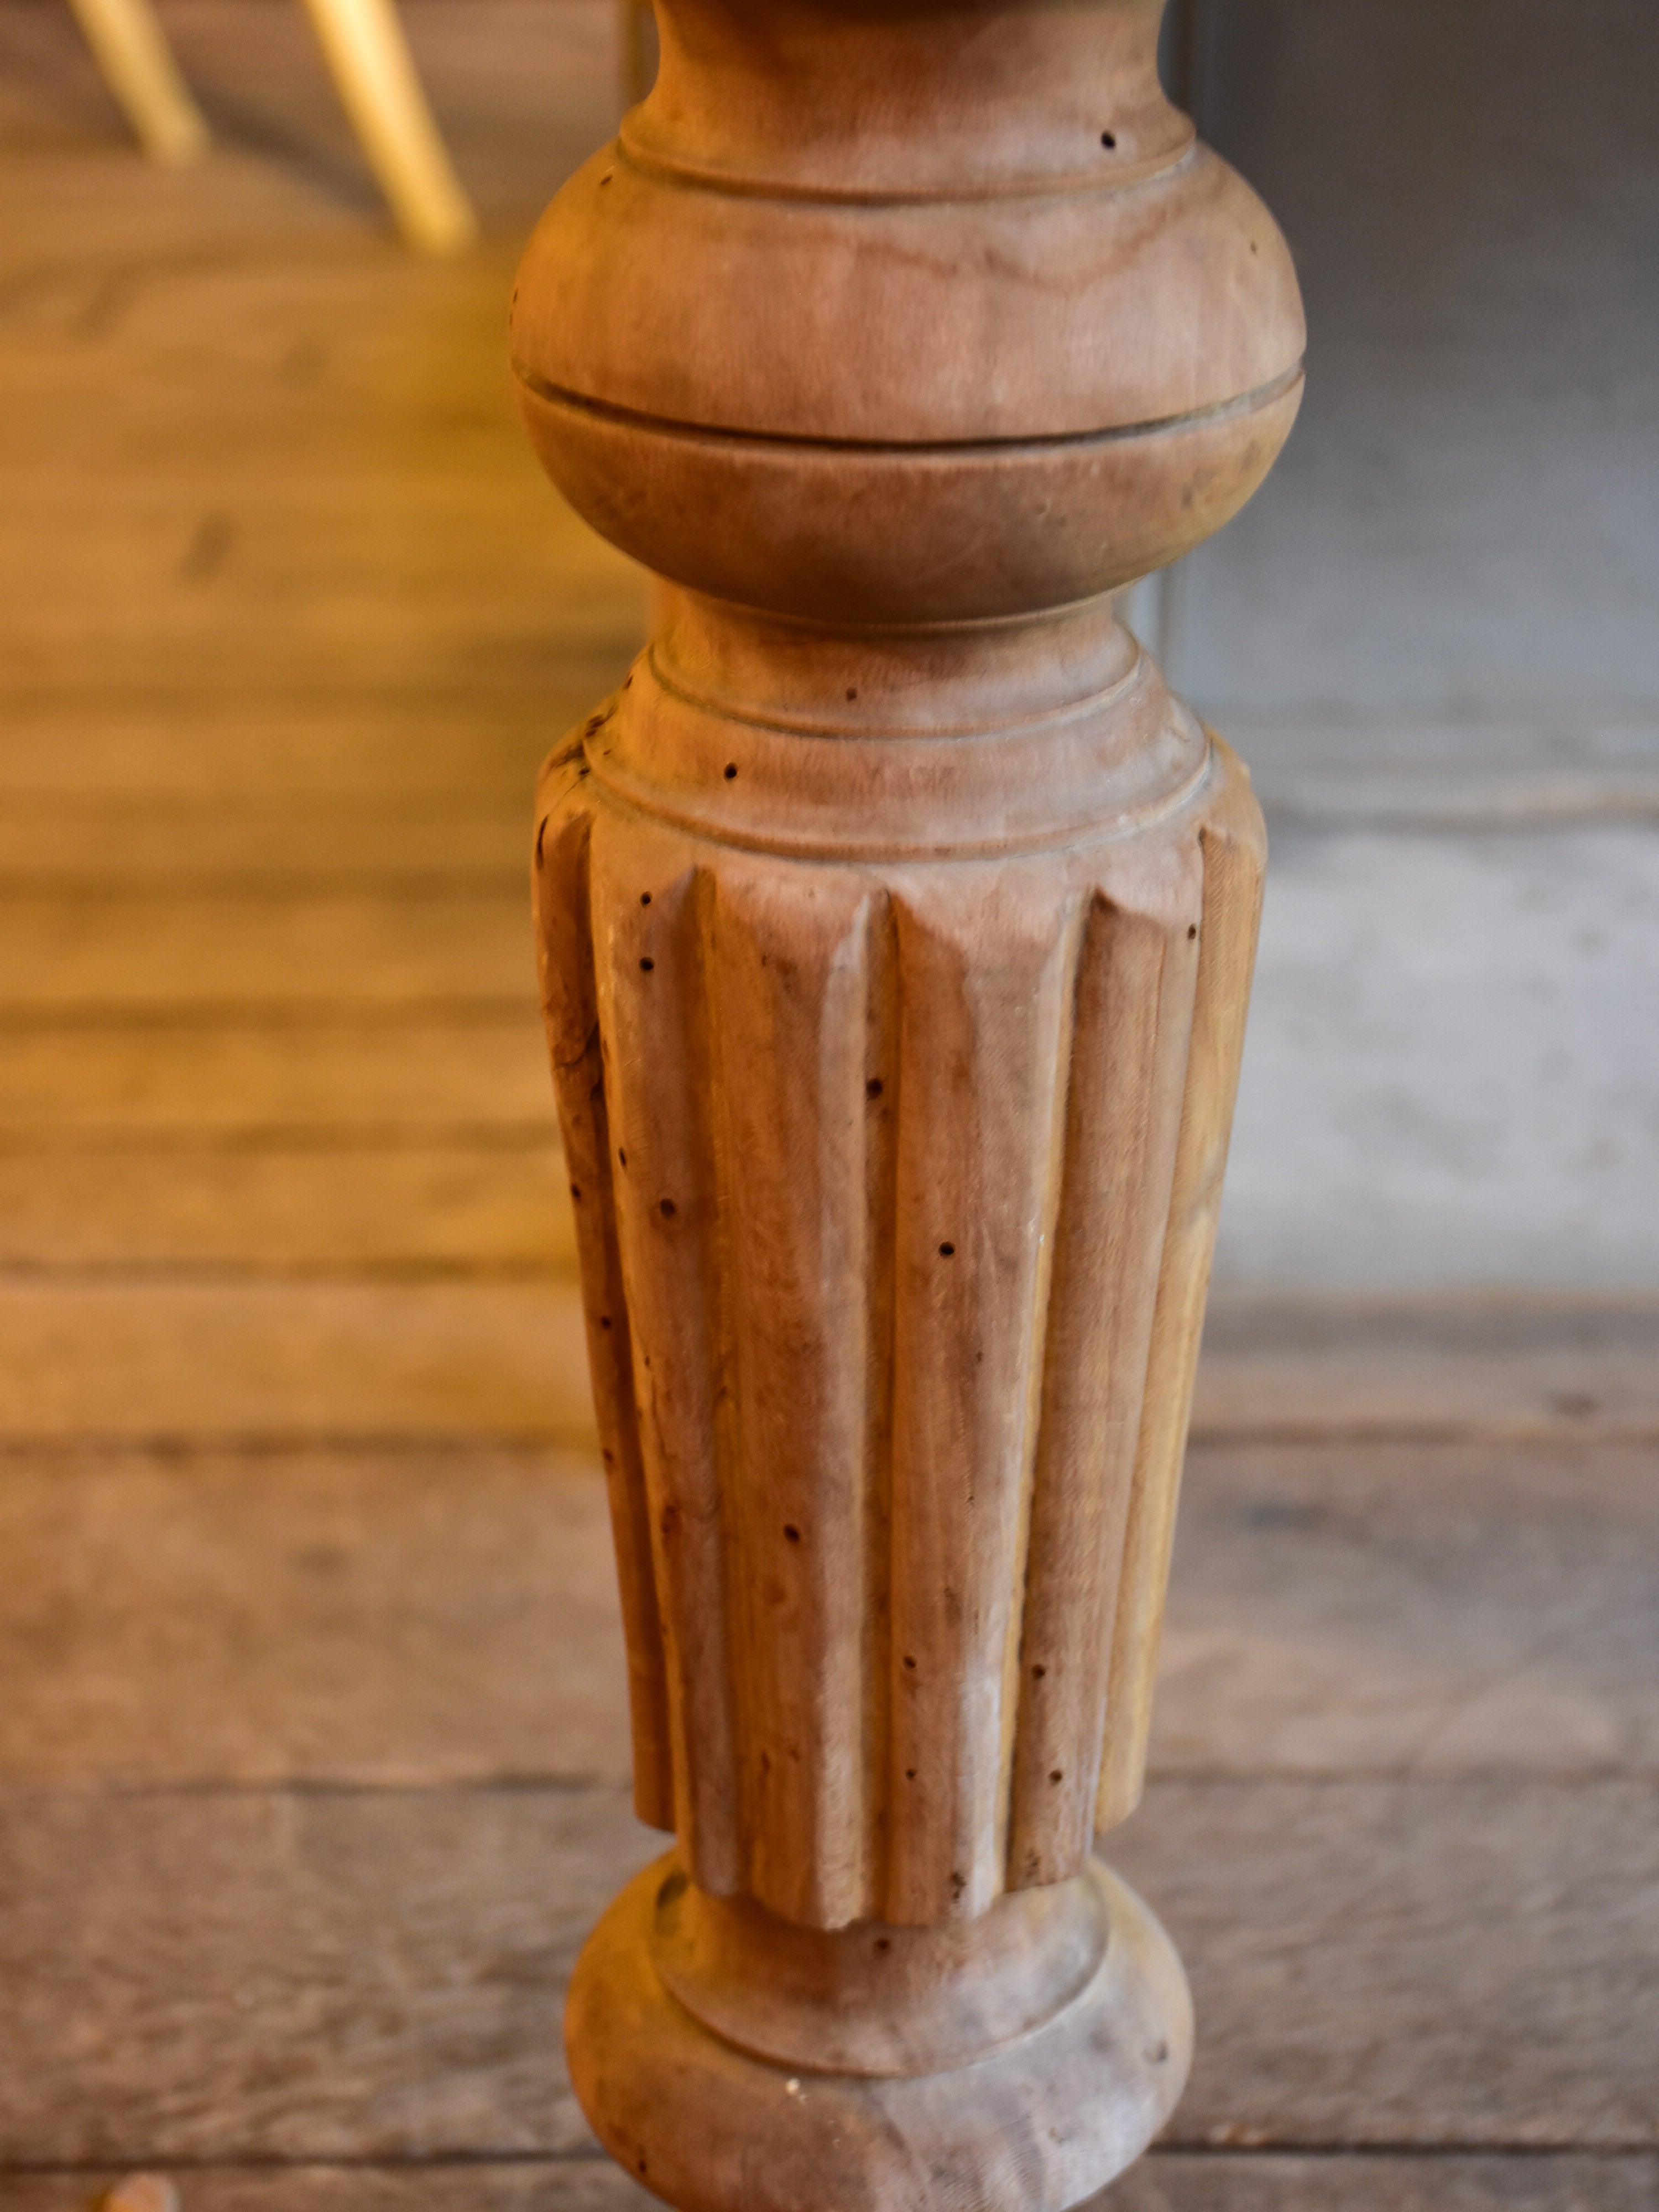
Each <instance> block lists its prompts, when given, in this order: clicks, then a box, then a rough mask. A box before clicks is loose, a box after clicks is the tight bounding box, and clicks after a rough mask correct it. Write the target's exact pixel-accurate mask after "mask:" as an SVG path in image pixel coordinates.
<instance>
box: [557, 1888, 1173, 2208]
mask: <svg viewBox="0 0 1659 2212" xmlns="http://www.w3.org/2000/svg"><path fill="white" fill-rule="evenodd" d="M686 1887H687V1885H686V1881H685V1877H684V1873H683V1872H682V1871H681V1870H680V1869H679V1866H678V1863H677V1861H676V1860H675V1859H674V1857H672V1855H670V1856H668V1857H665V1858H662V1859H659V1860H658V1861H657V1862H656V1863H655V1864H654V1865H653V1866H650V1867H647V1869H645V1870H644V1872H643V1873H642V1874H641V1875H637V1876H636V1877H635V1880H634V1881H632V1882H630V1883H629V1886H628V1887H627V1888H626V1889H624V1890H623V1893H622V1894H621V1895H620V1896H619V1897H618V1898H617V1899H616V1900H615V1902H614V1903H613V1904H612V1905H611V1908H610V1910H609V1911H607V1912H606V1914H605V1917H604V1918H603V1919H602V1920H601V1921H600V1923H599V1926H598V1928H596V1929H595V1930H594V1932H593V1934H592V1937H591V1938H590V1939H589V1941H588V1942H587V1944H586V1948H584V1950H583V1952H582V1954H581V1957H580V1960H578V1962H577V1966H576V1971H575V1974H574V1978H573V1980H572V1983H571V1988H570V2000H569V2005H568V2011H567V2014H566V2021H565V2028H566V2040H567V2043H568V2049H569V2057H570V2071H571V2076H572V2079H573V2081H574V2085H575V2090H576V2094H577V2096H578V2097H579V2098H580V2100H581V2105H582V2108H583V2110H584V2111H585V2112H586V2114H587V2117H588V2119H589V2120H590V2121H591V2123H592V2126H593V2129H594V2131H595V2133H596V2134H597V2135H598V2136H599V2139H600V2141H601V2142H603V2143H604V2144H605V2148H606V2149H607V2150H609V2151H610V2153H611V2155H612V2156H613V2157H614V2158H616V2159H617V2160H619V2161H620V2162H621V2163H622V2164H623V2166H625V2167H626V2168H627V2170H628V2171H629V2172H630V2173H632V2174H634V2175H635V2177H636V2179H639V2180H640V2181H641V2182H642V2183H643V2184H644V2185H645V2186H646V2187H647V2189H650V2190H653V2191H655V2193H656V2194H657V2195H658V2196H659V2197H665V2198H666V2199H667V2200H668V2202H669V2203H671V2204H673V2205H675V2206H677V2207H678V2208H679V2212H850V2208H853V2207H856V2208H858V2212H944V2208H945V2207H949V2208H950V2212H1065V2208H1066V2207H1067V2206H1071V2205H1075V2204H1079V2203H1082V2202H1083V2201H1084V2200H1085V2198H1087V2197H1091V2196H1092V2195H1093V2194H1094V2193H1095V2191H1097V2190H1099V2189H1101V2188H1103V2187H1104V2186H1105V2185H1106V2184H1107V2183H1108V2182H1109V2181H1110V2180H1111V2179H1113V2177H1114V2176H1115V2174H1118V2173H1120V2172H1122V2170H1123V2168H1124V2167H1125V2166H1127V2165H1129V2164H1130V2162H1131V2161H1132V2160H1133V2159H1134V2158H1135V2157H1137V2156H1138V2155H1139V2153H1140V2152H1141V2151H1142V2150H1143V2149H1144V2148H1146V2144H1147V2142H1149V2141H1150V2139H1151V2138H1152V2136H1153V2135H1154V2134H1155V2133H1156V2132H1157V2130H1158V2128H1159V2127H1160V2126H1161V2125H1162V2124H1163V2122H1164V2119H1165V2118H1167V2117H1168V2115H1169V2113H1170V2111H1171V2109H1172V2108H1173V2106H1174V2105H1175V2102H1176V2098H1177V2097H1178V2096H1179V2095H1180V2093H1181V2090H1182V2085H1183V2083H1184V2082H1185V2080H1186V2076H1187V2069H1188V2063H1189V2062H1190V2059H1191V2054H1192V2008H1191V2001H1190V1999H1189V1997H1188V1990H1187V1982H1186V1977H1185V1975H1184V1974H1183V1973H1182V1967H1181V1961H1180V1960H1179V1959H1178V1958H1177V1957H1176V1952H1175V1948H1174V1947H1173V1945H1172V1944H1171V1943H1170V1939H1169V1937H1168V1936H1166V1935H1165V1934H1164V1930H1163V1929H1162V1928H1161V1927H1160V1926H1159V1924H1158V1921H1157V1920H1156V1919H1155V1918H1154V1917H1153V1916H1152V1913H1151V1911H1149V1910H1148V1909H1147V1907H1146V1905H1143V1904H1142V1903H1141V1901H1140V1899H1139V1898H1138V1897H1137V1896H1136V1895H1135V1893H1134V1892H1133V1890H1131V1889H1130V1888H1129V1887H1128V1886H1127V1884H1126V1883H1124V1882H1122V1881H1120V1880H1119V1879H1118V1878H1117V1876H1116V1875H1114V1874H1112V1873H1111V1872H1110V1871H1109V1869H1107V1868H1105V1867H1103V1866H1101V1865H1099V1864H1098V1863H1091V1867H1090V1870H1089V1872H1088V1873H1087V1874H1086V1875H1080V1876H1079V1877H1078V1880H1077V1883H1076V1884H1075V1885H1070V1884H1068V1885H1065V1886H1064V1887H1066V1888H1067V1889H1072V1888H1075V1890H1076V1892H1077V1893H1079V1895H1080V1898H1081V1899H1082V1901H1083V1904H1084V1905H1085V1907H1086V1910H1087V1912H1088V1917H1090V1918H1091V1920H1092V1919H1096V1917H1097V1916H1098V1924H1099V1925H1100V1926H1101V1928H1102V1929H1103V1935H1104V1941H1103V1943H1102V1944H1100V1946H1099V1947H1098V1957H1097V1960H1096V1961H1095V1962H1094V1963H1093V1965H1092V1966H1091V1969H1089V1970H1087V1971H1085V1974H1084V1976H1083V1978H1081V1980H1080V1981H1079V1978H1078V1977H1077V1976H1076V1975H1075V1974H1072V1975H1068V1976H1067V1977H1066V1979H1067V1980H1068V1982H1069V1984H1070V1986H1069V1987H1067V1988H1066V1989H1064V1990H1061V1991H1060V1994H1059V1996H1058V2001H1057V2003H1056V2005H1055V2008H1054V2009H1053V2010H1052V2011H1051V2012H1050V2013H1049V2014H1048V2016H1047V2017H1044V2018H1042V2019H1041V2020H1039V2021H1036V2023H1035V2024H1033V2025H1030V2026H1027V2027H1024V2028H1023V2030H1021V2031H1020V2032H1018V2033H1015V2034H1013V2035H1012V2036H1011V2037H1007V2038H1006V2039H987V2043H986V2045H984V2046H983V2048H982V2055H979V2056H975V2057H969V2058H967V2059H966V2060H965V2061H964V2062H963V2063H950V2064H948V2065H946V2066H945V2067H943V2068H941V2069H939V2070H936V2071H932V2072H921V2071H915V2072H913V2071H908V2070H896V2062H895V2061H893V2060H892V2059H891V2058H888V2059H884V2060H883V2061H882V2062H881V2063H880V2065H879V2069H878V2070H866V2071H860V2072H852V2071H848V2072H844V2073H825V2072H812V2071H810V2070H808V2069H806V2068H805V2066H799V2065H793V2064H791V2063H788V2062H787V2060H780V2059H779V2058H777V2057H765V2056H763V2055H761V2053H760V2052H759V2051H757V2050H756V2049H754V2048H753V2047H752V2042H753V2040H754V2039H753V2038H750V2039H748V2040H749V2042H750V2046H751V2047H744V2045H743V2044H742V2043H739V2042H737V2041H733V2040H732V2039H730V2035H731V2033H732V2032H733V2030H734V2029H735V2030H736V2031H737V2032H738V2033H741V2032H742V2031H741V2027H740V2026H739V2025H738V2024H739V2023H740V2021H741V2020H742V2018H743V2016H744V1996H743V1992H742V1990H741V1989H728V1990H727V1991H726V1996H725V2002H724V2004H723V2007H722V2013H723V2018H722V2025H723V2026H724V2027H726V2030H727V2033H723V2034H716V2033H714V2031H713V2030H712V2029H711V2028H710V2027H708V2026H707V2025H705V2024H704V2022H703V2021H702V2020H700V2019H698V2018H696V2017H695V2016H694V2015H693V2014H692V2013H691V2012H690V2011H689V2010H688V2009H687V2008H686V2006H685V2004H684V2003H683V2002H681V2001H680V1999H679V1998H678V1997H676V1996H673V1995H671V1993H670V1991H669V1990H668V1989H667V1988H666V1987H665V1984H664V1979H663V1977H662V1975H661V1974H660V1973H659V1971H658V1961H659V1960H662V1961H663V1962H664V1964H665V1966H668V1968H669V1971H670V1972H672V1973H673V1975H674V1978H675V1979H676V1982H677V1984H680V1985H681V1986H682V1988H683V1989H684V1983H683V1981H682V1978H681V1976H680V1974H679V1973H678V1972H677V1971H676V1970H675V1965H674V1958H675V1954H676V1951H677V1948H683V1938H682V1937H681V1936H679V1935H678V1933H677V1928H678V1922H679V1920H680V1918H681V1917H682V1916H681V1911H680V1908H681V1904H682V1900H683V1899H684V1895H685V1892H686ZM1053 1895H1054V1893H1044V1892H1042V1891H1026V1892H1023V1893H1016V1894H1015V1896H1013V1897H1011V1898H1009V1899H1005V1900H1003V1903H1004V1904H1005V1905H1006V1906H1007V1907H1008V1908H1009V1911H1010V1912H1011V1913H1018V1912H1021V1911H1024V1910H1026V1909H1027V1908H1025V1907H1024V1905H1023V1904H1022V1899H1030V1900H1031V1905H1030V1910H1031V1911H1032V1913H1033V1915H1034V1916H1036V1915H1039V1914H1041V1915H1042V1917H1043V1918H1044V1920H1045V1921H1046V1923H1048V1924H1049V1925H1053V1926H1054V1927H1055V1929H1056V1936H1055V1940H1056V1941H1057V1942H1064V1943H1065V1944H1066V1946H1067V1947H1068V1955H1070V1956H1071V1957H1073V1958H1075V1956H1076V1950H1075V1943H1076V1915H1075V1914H1072V1915H1070V1916H1065V1915H1057V1914H1056V1913H1055V1912H1054V1911H1053V1909H1052V1907H1051V1905H1048V1902H1047V1900H1048V1899H1052V1897H1053ZM1062 1917H1068V1918H1069V1920H1070V1923H1071V1924H1070V1926H1069V1927H1068V1928H1067V1929H1066V1930H1064V1931H1061V1930H1060V1929H1059V1927H1058V1922H1059V1921H1060V1918H1062ZM934 1934H935V1931H933V1930H915V1929H890V1930H887V1931H883V1930H882V1929H880V1928H878V1926H877V1925H876V1924H875V1923H862V1924H861V1925H860V1927H858V1928H855V1929H845V1930H842V1931H838V1932H837V1933H836V1934H835V1935H833V1936H821V1937H818V1938H817V1939H816V1940H817V1942H818V1943H819V1944H820V1945H821V1946H823V1949H824V1951H825V1954H826V1955H827V1954H829V1953H832V1952H833V1951H835V1950H836V1949H837V1948H843V1947H844V1949H845V1953H846V1956H847V1958H848V1961H849V1963H850V1962H851V1960H852V1957H853V1954H854V1950H856V1953H857V1954H858V1962H857V1968H856V1972H854V1974H851V1975H849V1974H848V1973H845V1972H838V1971H835V1970H834V1967H833V1964H832V1968H831V1971H829V1972H826V1973H825V1975H824V1977H823V1994H822V2000H821V2002H822V2003H823V2008H824V2012H825V2015H826V2016H829V2017H837V2018H838V2020H839V2023H840V2027H841V2029H842V2034H841V2038H840V2040H841V2041H842V2044H843V2045H846V2044H848V2043H849V2042H853V2043H855V2042H860V2041H861V2039H860V2035H859V2027H860V2023H859V2021H858V2020H856V2019H854V2018H852V2017H849V2014H850V2012H851V2011H852V2010H854V2009H856V2010H857V2011H858V2012H860V2013H864V2012H866V2011H871V2010H872V2008H874V2007H875V2006H877V2005H878V2004H879V2002H880V2001H879V1996H878V1994H877V1993H876V1992H873V1991H872V1990H871V1988H870V1986H869V1962H871V1961H872V1960H884V1959H885V1958H887V1957H889V1956H891V1957H893V1959H894V1960H895V1964H896V1967H897V1968H898V1970H899V1971H900V1972H903V1973H904V1974H905V1975H906V1976H907V1978H908V1980H909V1982H910V1984H911V1986H912V1996H914V1984H915V1969H916V1967H917V1966H918V1965H919V1964H920V1962H919V1961H918V1960H916V1958H915V1949H916V1946H917V1944H918V1943H919V1942H925V1941H927V1940H928V1939H930V1938H932V1937H933V1936H934ZM958 1955H960V1954H959V1951H958ZM951 1980H952V1981H954V1980H955V1974H954V1972H952V1973H951ZM943 1993H944V1992H943V1991H942V1994H943ZM895 1994H896V1996H897V1995H899V1992H898V1991H896V1992H895ZM959 1994H960V1996H962V1997H963V1998H968V1997H970V1992H969V1991H968V1990H961V1991H960V1993H959ZM796 2009H797V2008H796V2005H795V2003H794V2002H793V2000H792V2004H791V2012H792V2015H793V2014H794V2013H795V2011H796ZM953 2009H954V2011H955V2015H956V2017H957V2019H958V2020H959V2019H960V2018H961V2016H962V2009H963V2008H962V2006H961V2004H960V2003H959V2002H954V2003H953ZM968 2010H969V2013H970V2014H971V2011H972V2006H971V2002H969V2005H968ZM752 2015H753V2019H754V2021H755V2023H756V2030H757V2035H759V2036H761V2037H764V2038H766V2039H770V2036H771V2033H772V2029H773V2027H774V2025H775V2023H776V2021H777V2020H778V2014H777V2011H776V2008H775V2005H774V2004H773V2003H772V2002H770V2001H769V1996H768V1994H767V1993H766V1992H765V1991H763V1990H757V1991H756V1993H755V2001H754V2004H753V2008H752ZM872 2016H873V2015H872ZM789 2039H793V2036H792V2037H790V2038H789ZM878 2040H879V2039H878ZM960 2040H961V2039H960V2037H958V2038H957V2043H958V2045H960Z"/></svg>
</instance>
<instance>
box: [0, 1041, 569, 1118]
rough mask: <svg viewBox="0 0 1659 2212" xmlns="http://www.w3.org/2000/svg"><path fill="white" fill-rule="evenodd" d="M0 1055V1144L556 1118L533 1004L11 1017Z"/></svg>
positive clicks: (544, 1048) (544, 1054)
mask: <svg viewBox="0 0 1659 2212" xmlns="http://www.w3.org/2000/svg"><path fill="white" fill-rule="evenodd" d="M4 1053H5V1068H6V1079H5V1082H4V1084H3V1085H0V1151H6V1150H14V1149H17V1150H21V1149H28V1150H32V1151H34V1152H40V1151H41V1150H45V1149H57V1148H59V1147H70V1148H72V1147H78V1146H99V1145H102V1146H110V1147H119V1148H122V1149H124V1150H128V1151H136V1150H138V1149H141V1148H142V1147H143V1146H147V1145H155V1146H166V1145H180V1144H183V1145H191V1144H194V1145H200V1144H202V1143H204V1141H206V1140H209V1139H211V1140H214V1141H217V1142H222V1143H225V1144H234V1145H239V1146H244V1147H253V1146H259V1145H268V1146H273V1147H280V1146H284V1145H288V1146H292V1145H296V1144H311V1145H313V1146H323V1145H331V1144H333V1145H339V1146H345V1147H353V1146H367V1145H370V1144H377V1143H378V1144H381V1145H389V1146H402V1145H410V1144H415V1145H420V1144H428V1145H429V1144H439V1143H442V1142H444V1141H445V1139H451V1140H453V1139H455V1138H457V1137H458V1136H459V1135H461V1134H463V1133H465V1134H470V1135H472V1136H474V1137H476V1138H477V1139H479V1140H482V1141H500V1140H501V1139H502V1138H503V1137H506V1138H507V1139H509V1140H516V1139H521V1138H522V1137H523V1136H524V1135H525V1134H526V1133H535V1134H536V1135H537V1136H538V1137H541V1138H545V1137H546V1136H547V1135H548V1134H550V1133H551V1131H552V1128H553V1126H554V1115H553V1097H552V1086H551V1085H550V1082H549V1079H548V1073H547V1049H546V1046H545V1044H544V1042H543V1038H542V1031H541V1024H540V1022H539V1021H538V1019H537V1018H536V1016H535V1014H534V1012H532V1010H531V1009H530V1008H529V1007H526V1008H524V1009H523V1010H522V1011H517V1010H515V1011H513V1012H511V1013H506V1014H504V1013H501V1012H491V1011H490V1010H489V1008H487V1007H486V1008H483V1009H478V1010H471V1009H467V1010H461V1011H459V1012H456V1013H453V1014H451V1015H450V1016H448V1017H446V1018H433V1017H428V1018H422V1016H421V1015H420V1014H418V1013H410V1012H405V1011H404V1010H401V1009H398V1008H396V1007H391V1008H375V1009H368V1008H363V1007H349V1008H343V1009H336V1010H334V1011H333V1012H332V1013H331V1014H329V1013H325V1014H324V1015H322V1016H310V1017H307V1016H301V1017H298V1018H293V1019H283V1020H271V1021H260V1020H258V1019H257V1018H254V1017H253V1016H252V1015H251V1014H248V1013H246V1012H243V1013H240V1014H237V1013H233V1014H231V1015H230V1016H229V1017H228V1018H225V1019H223V1020H213V1019H208V1020H204V1019H202V1018H195V1019H192V1018H191V1017H190V1016H189V1015H188V1014H178V1013H175V1014H173V1015H171V1016H162V1017H161V1018H157V1019H154V1020H149V1019H146V1020H135V1019H129V1018H120V1019H118V1020H116V1021H114V1022H112V1023H97V1022H77V1023H76V1024H72V1025H69V1026H59V1025H57V1024H52V1023H51V1022H50V1020H49V1019H48V1020H47V1021H45V1022H43V1023H42V1024H41V1025H40V1026H37V1027H34V1028H24V1027H18V1028H15V1029H13V1030H9V1033H8V1034H7V1035H6V1036H5V1041H4Z"/></svg>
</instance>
